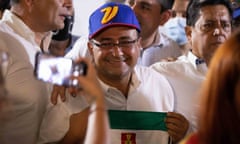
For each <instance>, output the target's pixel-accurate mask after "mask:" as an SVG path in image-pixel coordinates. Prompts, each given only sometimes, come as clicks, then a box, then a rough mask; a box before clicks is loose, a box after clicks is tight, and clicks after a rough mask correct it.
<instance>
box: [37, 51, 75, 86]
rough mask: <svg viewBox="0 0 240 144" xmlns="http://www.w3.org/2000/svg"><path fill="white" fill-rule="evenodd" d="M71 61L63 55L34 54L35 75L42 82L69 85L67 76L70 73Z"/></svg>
mask: <svg viewBox="0 0 240 144" xmlns="http://www.w3.org/2000/svg"><path fill="white" fill-rule="evenodd" d="M72 67H73V61H72V60H71V59H67V58H64V57H55V56H52V55H50V54H43V53H38V54H37V55H36V64H35V70H34V73H35V76H36V77H37V79H39V80H42V81H44V82H49V83H53V84H57V85H66V86H68V85H70V83H71V81H70V80H69V76H70V75H71V73H72Z"/></svg>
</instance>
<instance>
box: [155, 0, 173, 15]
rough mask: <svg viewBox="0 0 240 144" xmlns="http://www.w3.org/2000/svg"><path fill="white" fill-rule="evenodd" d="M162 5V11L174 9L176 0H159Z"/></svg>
mask: <svg viewBox="0 0 240 144" xmlns="http://www.w3.org/2000/svg"><path fill="white" fill-rule="evenodd" d="M157 1H158V3H159V4H160V5H161V12H164V11H166V10H169V9H172V6H173V2H174V0H157Z"/></svg>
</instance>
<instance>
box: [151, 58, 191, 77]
mask: <svg viewBox="0 0 240 144" xmlns="http://www.w3.org/2000/svg"><path fill="white" fill-rule="evenodd" d="M150 67H151V68H152V69H154V70H156V71H157V72H159V73H162V74H167V75H175V74H177V73H184V72H186V71H189V69H192V66H191V64H190V63H189V62H188V61H184V60H177V61H174V62H157V63H155V64H153V65H151V66H150Z"/></svg>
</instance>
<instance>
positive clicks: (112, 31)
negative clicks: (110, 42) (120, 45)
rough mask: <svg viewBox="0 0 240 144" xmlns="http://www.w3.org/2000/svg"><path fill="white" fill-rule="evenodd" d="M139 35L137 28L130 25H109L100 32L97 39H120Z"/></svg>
mask: <svg viewBox="0 0 240 144" xmlns="http://www.w3.org/2000/svg"><path fill="white" fill-rule="evenodd" d="M136 36H137V30H136V29H134V28H130V27H124V26H116V27H109V28H107V29H105V30H103V31H102V32H101V33H99V34H98V35H97V36H96V37H95V38H96V39H103V38H104V39H105V38H106V39H120V38H135V37H136Z"/></svg>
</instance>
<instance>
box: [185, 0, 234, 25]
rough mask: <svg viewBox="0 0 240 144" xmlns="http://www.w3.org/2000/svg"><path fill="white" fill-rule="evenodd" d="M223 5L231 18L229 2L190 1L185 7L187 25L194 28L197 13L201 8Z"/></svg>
mask: <svg viewBox="0 0 240 144" xmlns="http://www.w3.org/2000/svg"><path fill="white" fill-rule="evenodd" d="M219 4H220V5H224V6H225V7H226V8H227V9H228V12H229V16H231V17H232V8H231V2H230V1H229V0H190V2H189V4H188V7H187V15H186V18H187V25H188V26H194V25H195V23H196V21H197V20H198V18H199V12H200V10H201V8H202V7H205V6H212V5H219Z"/></svg>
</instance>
